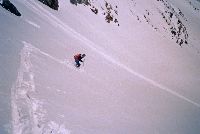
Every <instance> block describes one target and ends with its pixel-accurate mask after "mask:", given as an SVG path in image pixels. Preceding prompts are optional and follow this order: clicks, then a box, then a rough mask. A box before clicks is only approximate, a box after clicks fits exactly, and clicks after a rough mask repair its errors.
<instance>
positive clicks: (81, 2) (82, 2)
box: [70, 0, 90, 5]
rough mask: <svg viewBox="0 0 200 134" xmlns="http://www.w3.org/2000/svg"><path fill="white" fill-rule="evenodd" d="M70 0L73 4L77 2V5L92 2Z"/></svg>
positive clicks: (87, 0)
mask: <svg viewBox="0 0 200 134" xmlns="http://www.w3.org/2000/svg"><path fill="white" fill-rule="evenodd" d="M70 2H71V3H72V4H75V5H77V4H85V5H89V4H90V3H89V0H70Z"/></svg>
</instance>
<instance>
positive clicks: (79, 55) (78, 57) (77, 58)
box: [74, 54, 82, 61]
mask: <svg viewBox="0 0 200 134" xmlns="http://www.w3.org/2000/svg"><path fill="white" fill-rule="evenodd" d="M74 59H75V61H82V60H81V59H82V57H81V54H76V55H74Z"/></svg>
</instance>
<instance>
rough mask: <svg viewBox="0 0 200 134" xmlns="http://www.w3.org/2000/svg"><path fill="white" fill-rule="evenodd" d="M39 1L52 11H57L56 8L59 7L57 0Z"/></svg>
mask: <svg viewBox="0 0 200 134" xmlns="http://www.w3.org/2000/svg"><path fill="white" fill-rule="evenodd" d="M39 1H40V2H42V3H43V4H45V5H47V6H49V7H50V8H52V9H54V10H58V7H59V5H58V0H39Z"/></svg>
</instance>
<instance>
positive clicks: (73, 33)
mask: <svg viewBox="0 0 200 134" xmlns="http://www.w3.org/2000/svg"><path fill="white" fill-rule="evenodd" d="M30 2H31V3H32V4H31V5H32V6H33V5H34V8H35V9H37V13H38V14H41V15H43V16H44V17H46V18H47V19H48V20H49V21H50V22H51V23H52V24H53V25H54V26H56V27H59V28H61V29H62V30H63V31H65V33H66V34H68V35H69V36H73V37H74V38H75V39H77V40H79V41H81V42H83V44H84V46H87V47H89V48H90V49H92V50H93V51H95V52H96V53H98V54H100V55H101V56H103V57H104V58H105V59H106V60H107V61H109V62H111V63H113V64H114V65H117V66H119V67H120V68H122V69H124V70H126V71H127V72H129V73H131V74H132V75H134V76H136V77H138V78H140V79H142V80H144V81H146V82H147V83H149V84H151V85H153V86H155V87H157V88H159V89H161V90H163V91H165V92H167V93H169V94H171V95H173V96H175V97H178V98H179V99H181V100H184V101H186V102H188V103H190V104H192V105H194V106H196V107H198V108H200V104H199V103H196V102H194V101H193V100H191V99H189V98H187V97H185V96H183V95H181V94H179V93H177V92H175V91H174V90H172V89H170V88H168V87H166V86H164V85H162V84H160V83H158V82H156V81H154V80H152V79H150V78H147V77H145V76H144V75H142V74H140V73H138V72H135V71H134V70H132V69H131V68H129V67H128V66H126V65H124V64H122V63H120V62H119V61H117V60H115V59H114V58H112V57H111V56H109V55H107V54H106V53H104V52H103V49H102V48H100V47H98V46H96V45H95V43H93V42H92V41H90V40H89V39H87V38H86V37H85V36H83V35H81V34H80V33H78V32H76V31H75V30H74V29H72V28H71V27H69V26H68V25H66V24H65V23H64V22H62V21H61V20H60V19H58V18H57V17H56V16H54V15H53V14H51V13H50V12H48V11H47V10H46V9H44V8H43V7H42V6H40V5H38V4H37V3H35V2H34V1H30ZM51 58H52V57H51ZM52 59H54V58H52ZM54 60H55V61H57V60H56V59H54ZM58 62H60V61H58Z"/></svg>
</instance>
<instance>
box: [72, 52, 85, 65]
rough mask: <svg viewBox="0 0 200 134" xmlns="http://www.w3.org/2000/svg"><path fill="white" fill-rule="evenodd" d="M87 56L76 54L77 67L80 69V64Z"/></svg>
mask: <svg viewBox="0 0 200 134" xmlns="http://www.w3.org/2000/svg"><path fill="white" fill-rule="evenodd" d="M85 56H86V55H85V54H76V55H74V60H75V62H76V67H80V65H81V64H80V62H83V60H82V59H83V58H84V57H85Z"/></svg>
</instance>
